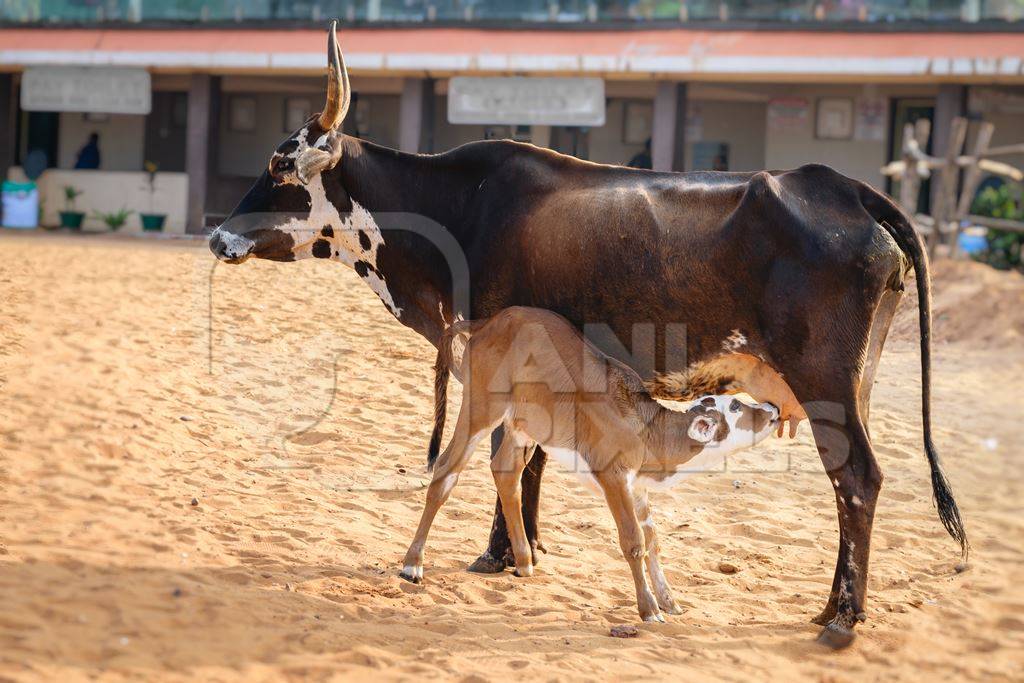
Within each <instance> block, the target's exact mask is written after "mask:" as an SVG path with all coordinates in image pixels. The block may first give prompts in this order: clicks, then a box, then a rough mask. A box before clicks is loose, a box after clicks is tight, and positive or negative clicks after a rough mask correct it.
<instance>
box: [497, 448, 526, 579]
mask: <svg viewBox="0 0 1024 683" xmlns="http://www.w3.org/2000/svg"><path fill="white" fill-rule="evenodd" d="M533 450H534V449H533V445H532V444H531V445H530V446H528V447H526V448H523V447H520V446H518V445H516V443H515V438H514V437H513V435H512V434H511V433H510V432H509V430H508V429H506V430H505V438H504V439H503V440H502V442H501V446H499V447H498V452H497V453H496V454H495V456H494V457H493V458H492V459H491V474H492V475H493V476H494V484H495V485H496V486H497V488H498V500H499V501H500V502H501V508H502V510H503V511H504V518H505V526H506V528H507V529H508V536H509V541H510V542H511V545H512V552H513V558H514V564H515V568H516V570H515V575H516V576H533V548H532V547H531V546H530V541H529V539H527V537H526V528H525V525H524V524H523V511H522V503H523V500H522V490H521V488H520V481H519V479H520V476H521V475H522V473H523V469H525V467H526V463H527V462H528V460H529V457H530V456H531V455H532V454H533Z"/></svg>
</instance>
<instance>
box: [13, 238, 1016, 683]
mask: <svg viewBox="0 0 1024 683" xmlns="http://www.w3.org/2000/svg"><path fill="white" fill-rule="evenodd" d="M940 265H941V264H940ZM977 268H981V267H980V266H977ZM961 271H962V272H961ZM972 272H974V270H973V268H968V269H967V270H963V269H957V268H952V269H949V268H947V269H946V271H945V276H948V278H954V276H957V274H959V276H961V277H960V280H959V281H957V282H955V283H954V284H953V285H951V286H950V287H946V286H945V285H944V284H943V282H941V281H940V282H939V285H940V287H939V290H940V291H939V293H938V295H937V307H939V308H941V306H940V305H939V304H941V305H942V306H946V307H947V309H948V310H947V312H946V313H944V314H942V315H940V323H939V325H940V329H939V330H938V333H939V336H940V337H943V335H942V330H941V325H942V324H943V323H942V322H941V319H942V316H943V315H944V316H945V317H946V318H949V319H952V318H955V316H956V314H957V311H961V312H966V313H970V314H971V315H977V316H978V319H979V320H985V321H989V322H990V318H992V316H993V315H994V314H992V313H991V311H989V309H986V308H985V307H986V305H988V303H987V302H986V299H985V297H984V296H983V292H984V291H985V290H986V288H987V287H988V285H986V286H985V287H975V289H978V290H979V291H976V292H974V294H973V295H971V294H963V291H962V290H963V289H964V288H965V287H967V289H968V290H969V289H970V286H969V285H965V284H964V282H963V280H964V277H962V276H964V273H967V274H968V275H970V274H971V273H972ZM942 274H943V273H942V272H940V275H942ZM979 277H980V276H979ZM985 277H990V278H991V277H994V278H995V281H998V282H999V283H1002V284H1001V285H1000V287H1002V289H1000V290H999V291H1000V296H1001V297H1002V298H1004V299H1005V298H1006V297H1011V302H1012V301H1013V299H1012V298H1013V297H1017V300H1016V302H1015V303H1013V305H1012V306H1010V305H1009V304H1006V303H1005V301H1002V302H1000V303H999V306H998V308H999V310H1002V308H1007V307H1008V308H1007V310H1009V309H1013V310H1019V309H1021V306H1020V304H1022V303H1024V294H1022V293H1024V287H1021V286H1020V278H1019V277H1018V276H1011V275H1005V274H998V273H988V272H987V271H986V276H985ZM1014 277H1016V278H1017V279H1016V280H1013V279H1009V280H1008V279H1007V278H1014ZM968 280H969V281H973V280H972V279H971V278H968ZM1007 283H1008V284H1007ZM991 286H992V287H995V285H991ZM947 291H955V292H958V293H959V294H957V296H961V297H962V298H961V299H960V301H961V304H955V303H950V302H949V301H946V300H945V299H943V297H944V296H945V292H947ZM211 292H212V295H213V296H212V301H213V303H212V305H211V304H210V303H209V302H210V295H211ZM943 302H945V303H943ZM944 310H945V309H944ZM992 310H995V309H992ZM986 311H989V312H986ZM1004 313H1005V311H1004ZM1019 322H1020V321H1019V318H1017V319H1015V320H1014V321H1012V325H1013V326H1016V325H1018V324H1019ZM901 324H902V323H901ZM971 327H972V326H971V325H966V327H965V329H966V330H967V332H968V333H967V334H961V335H959V337H958V339H959V341H956V342H952V343H939V344H938V346H937V349H936V363H935V365H936V371H935V421H936V423H937V425H938V429H937V434H936V436H937V441H938V444H939V446H940V449H941V451H942V452H943V454H944V457H945V462H946V465H947V469H948V472H949V474H950V477H951V479H952V480H953V482H954V484H955V487H956V489H957V491H958V493H959V500H960V505H961V509H962V511H963V513H964V517H965V519H966V524H967V529H968V533H969V535H970V537H971V540H972V542H973V546H974V553H973V555H972V559H971V562H970V566H969V568H968V570H967V571H965V572H963V573H957V572H955V571H954V567H955V565H956V564H957V562H958V561H959V555H958V552H957V549H956V547H955V546H954V543H953V542H952V540H950V539H949V538H948V537H947V536H946V535H945V532H944V531H943V530H942V528H941V526H940V525H939V522H938V521H937V518H936V515H935V513H934V511H933V509H932V507H931V494H930V490H929V486H928V478H927V466H926V462H925V458H924V455H923V453H922V451H921V447H920V418H919V414H918V401H919V384H918V377H919V375H918V357H917V353H916V350H915V348H914V342H913V338H914V337H913V336H912V335H910V336H908V335H904V334H902V333H900V334H898V335H896V337H897V338H895V339H894V340H892V342H891V343H890V345H889V348H888V349H887V351H886V354H885V355H884V357H883V366H882V368H881V370H880V373H879V377H880V379H879V381H878V383H877V386H876V389H875V402H874V405H873V412H872V416H873V423H872V431H873V434H874V439H875V443H876V446H877V452H878V457H879V460H880V461H881V464H882V467H883V470H884V472H885V474H886V480H885V485H884V487H883V491H882V497H881V500H880V503H879V506H878V511H877V517H876V524H875V534H874V547H873V555H872V560H873V561H872V573H871V580H870V584H869V585H870V600H869V604H868V610H867V611H868V622H867V623H866V624H864V625H863V626H862V627H860V629H859V634H860V637H859V638H858V640H857V642H856V643H855V644H854V646H853V647H852V648H851V649H849V650H847V651H844V652H840V653H833V652H829V651H825V650H823V649H822V648H821V647H820V646H818V645H816V644H815V643H814V637H815V635H816V634H817V631H818V628H817V627H816V626H814V625H812V624H810V623H809V622H808V620H809V619H810V618H811V617H812V616H814V615H815V614H816V613H817V612H818V610H819V609H820V608H821V607H822V606H823V604H824V601H825V597H826V593H827V590H828V588H829V584H830V581H831V578H832V569H833V563H834V560H835V556H836V546H837V530H836V529H837V527H836V520H835V507H834V504H833V501H832V494H831V488H830V486H829V484H828V481H827V480H826V478H825V477H824V476H823V474H822V471H821V468H820V465H819V464H818V461H817V456H816V454H815V452H814V451H813V449H812V447H811V443H810V440H809V438H808V437H807V433H806V431H804V432H803V433H802V435H801V436H800V437H798V439H797V440H796V441H780V440H775V439H772V440H770V441H768V442H766V443H765V444H763V445H762V446H760V447H758V449H756V451H754V452H753V453H752V454H751V456H750V457H749V458H746V459H744V460H743V461H742V462H741V463H738V464H737V466H736V467H735V469H734V470H733V471H730V472H724V473H714V474H707V475H701V476H698V477H695V478H692V479H690V480H688V481H687V482H685V483H683V484H682V485H680V486H679V487H677V489H676V490H675V491H673V492H670V493H660V494H652V495H656V497H655V498H654V502H655V504H656V506H657V509H658V513H657V516H658V520H659V527H660V531H661V536H662V539H663V541H662V543H663V557H664V559H665V562H666V565H667V567H668V576H669V579H670V581H671V582H672V583H673V585H674V587H675V589H676V595H677V598H678V599H679V601H680V603H681V604H682V605H683V606H684V608H685V610H686V611H685V614H684V615H683V616H678V617H669V623H667V624H663V625H661V624H655V625H642V626H641V627H640V636H639V637H637V638H635V639H630V640H622V639H616V638H612V637H610V636H609V627H610V626H612V625H614V624H620V623H634V622H636V620H637V615H636V608H635V603H634V597H633V594H632V586H631V582H630V580H629V578H628V570H627V567H626V564H625V563H624V562H623V560H622V558H621V556H620V555H619V551H618V548H617V543H616V542H615V540H614V534H613V525H612V521H611V518H610V515H609V514H608V512H607V510H606V509H605V508H604V505H603V503H602V502H601V501H599V500H598V499H596V498H594V497H593V496H591V495H590V494H589V493H587V492H586V490H585V489H584V488H583V487H582V485H580V484H578V483H577V481H576V480H575V478H573V477H572V476H570V475H568V474H566V473H564V472H561V471H559V469H558V466H557V465H555V464H552V465H551V467H550V468H549V472H548V474H547V476H546V479H545V485H544V498H543V503H542V510H541V513H542V534H543V536H544V538H545V541H546V543H547V546H548V548H549V549H550V553H549V554H548V555H546V556H544V557H543V560H542V561H541V563H540V565H539V566H538V568H537V575H536V576H534V577H533V578H530V579H517V578H515V577H513V576H512V575H511V574H509V573H506V574H504V575H498V576H478V575H472V574H469V573H467V572H466V571H465V567H466V565H467V563H468V562H469V561H471V560H472V559H473V558H474V557H475V556H476V554H477V553H478V552H479V551H480V550H482V549H483V547H484V544H485V541H486V536H487V532H488V528H489V522H490V519H491V511H492V505H493V500H494V489H493V484H492V482H491V481H490V472H489V470H488V468H487V466H486V457H485V455H484V452H483V448H481V451H480V453H479V454H478V455H477V456H476V459H475V461H474V462H472V463H471V464H470V466H469V468H468V469H467V472H466V475H465V476H464V477H463V480H462V483H461V484H460V486H459V488H457V489H456V491H455V493H454V494H453V497H452V500H451V501H450V502H449V504H448V505H447V507H446V508H445V509H444V510H443V511H442V513H441V514H440V515H439V517H438V520H437V522H436V524H435V526H434V531H433V534H432V536H431V540H430V543H429V545H428V548H427V558H426V564H425V570H426V582H425V583H424V584H423V585H420V586H413V585H410V584H407V583H405V582H403V581H402V580H400V579H399V578H398V576H397V572H398V569H399V566H398V564H399V562H400V560H401V557H402V554H403V552H404V550H405V547H406V545H407V543H408V541H409V539H410V537H411V534H412V531H413V528H414V524H415V522H416V520H417V519H418V516H419V513H420V510H421V506H422V503H423V496H424V488H423V487H424V485H425V483H426V481H427V476H426V474H425V472H424V467H423V459H424V447H425V443H426V440H427V436H428V430H429V416H430V413H431V397H430V386H431V381H430V380H431V370H430V367H431V363H432V359H433V354H432V349H431V348H430V347H429V346H428V345H427V344H426V343H425V342H424V341H422V340H421V339H419V338H418V337H417V336H415V335H414V334H413V333H412V332H410V331H408V330H406V329H405V328H403V327H402V326H400V325H399V324H398V323H397V322H395V321H394V319H392V318H391V317H390V316H389V314H388V313H387V311H386V310H385V308H384V307H383V306H382V305H381V304H380V303H379V301H377V300H376V298H375V297H374V296H373V294H372V293H371V292H370V291H369V290H368V289H367V288H365V287H364V286H363V285H362V284H361V283H360V282H359V281H358V280H357V278H356V277H355V276H354V275H353V274H352V273H350V272H348V271H347V270H345V269H343V268H342V267H340V266H337V265H334V264H330V263H323V262H315V261H306V262H302V263H297V264H286V265H280V264H272V263H259V262H252V263H248V264H246V265H244V266H242V267H229V266H218V267H216V268H214V264H213V262H212V260H211V257H210V256H209V254H208V252H207V251H206V250H205V247H204V245H202V244H201V243H168V242H159V243H158V242H153V241H143V240H115V239H105V238H98V237H78V238H74V237H68V236H47V235H35V236H22V235H11V234H10V233H5V234H2V235H0V392H2V394H0V452H2V455H0V488H2V490H0V501H2V502H0V606H2V609H0V679H2V680H7V679H9V678H10V679H17V680H20V679H33V680H39V679H44V680H61V681H67V680H77V679H85V678H101V679H104V680H125V679H135V680H188V681H196V680H225V681H228V680H231V681H235V680H238V681H262V680H279V679H291V680H299V679H302V680H328V679H341V678H345V679H369V678H373V679H382V678H395V677H403V676H405V677H412V676H417V677H420V676H430V677H444V678H458V679H463V680H484V679H496V678H506V677H508V676H510V675H518V674H525V675H527V676H530V677H531V678H537V677H539V678H541V679H544V680H547V679H556V678H593V677H609V676H614V677H616V678H651V677H657V678H668V677H670V676H671V677H674V678H675V677H681V680H695V679H696V680H727V681H744V682H747V681H751V680H765V679H769V678H771V679H774V680H785V681H791V680H793V681H796V680H811V681H875V680H886V681H900V680H904V681H917V680H947V679H948V680H985V681H999V680H1012V679H1014V678H1015V677H1016V678H1017V680H1020V678H1019V676H1020V672H1021V671H1022V670H1024V549H1022V540H1024V535H1022V531H1024V516H1022V514H1021V501H1022V500H1024V473H1022V472H1024V451H1022V447H1021V444H1020V439H1021V435H1022V434H1021V431H1022V428H1021V407H1020V403H1021V390H1020V386H1021V382H1022V381H1024V349H1022V348H1021V347H1020V345H1019V343H1016V344H1015V343H1013V342H1014V340H1016V341H1017V342H1019V339H1020V336H1019V332H1020V329H1019V328H1018V329H1016V330H1011V332H1010V333H1008V334H1001V333H1000V334H995V336H993V335H992V334H989V333H990V332H992V330H996V331H998V330H997V328H999V327H1000V326H999V325H995V326H994V327H992V330H988V331H987V332H986V336H985V338H984V343H981V342H978V341H977V340H976V339H972V338H971V335H970V334H969V332H970V329H971ZM1003 327H1005V325H1004V326H1003ZM958 334H959V333H958ZM993 334H994V333H993ZM1015 335H1016V336H1015ZM943 338H944V337H943ZM452 393H453V395H454V396H453V398H457V394H458V392H457V391H456V390H453V392H452ZM193 499H194V503H193ZM722 561H726V562H730V563H733V564H735V565H736V566H737V567H739V571H738V573H735V574H732V575H728V574H723V573H721V572H720V571H719V570H718V566H719V563H720V562H722ZM1014 671H1017V674H1014V673H1013V672H1014Z"/></svg>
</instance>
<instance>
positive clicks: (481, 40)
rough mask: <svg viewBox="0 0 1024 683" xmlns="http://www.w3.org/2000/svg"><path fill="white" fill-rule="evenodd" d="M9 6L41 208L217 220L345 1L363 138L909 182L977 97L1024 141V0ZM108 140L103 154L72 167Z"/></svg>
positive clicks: (305, 98)
mask: <svg viewBox="0 0 1024 683" xmlns="http://www.w3.org/2000/svg"><path fill="white" fill-rule="evenodd" d="M0 7H2V8H3V9H2V10H0V12H2V19H3V23H2V24H0V129H2V130H4V131H5V135H4V136H3V139H2V140H0V174H3V175H4V176H8V175H9V176H12V177H15V176H17V175H18V174H20V173H21V172H22V170H21V169H22V167H23V165H25V163H26V160H28V159H29V157H30V156H32V157H33V163H39V160H40V159H42V158H44V157H45V166H46V167H47V169H48V170H46V171H45V172H44V173H43V175H42V176H40V178H39V185H40V188H41V193H42V194H43V196H44V211H43V217H44V222H54V220H55V212H56V211H57V210H58V209H59V208H60V205H61V202H62V201H63V200H62V199H61V196H60V189H61V188H63V187H64V186H65V185H72V186H75V187H79V188H80V189H82V190H84V194H83V196H82V198H81V200H80V201H81V202H82V203H83V204H84V208H87V209H88V208H90V207H96V209H97V210H112V209H113V207H115V206H118V205H123V206H127V208H130V209H133V210H136V211H146V210H151V211H161V212H163V213H166V214H167V215H168V216H169V219H168V229H169V230H171V231H186V230H187V231H194V232H199V231H202V230H204V228H205V226H207V225H209V224H211V223H215V222H216V221H217V220H218V219H219V218H220V217H222V216H223V215H225V214H227V213H228V212H229V211H230V210H231V208H232V207H233V204H234V203H235V202H236V201H237V200H238V199H239V198H240V197H241V196H242V194H243V193H244V192H245V190H246V189H247V187H248V186H249V185H250V184H251V183H252V181H253V180H254V179H255V177H256V176H258V175H259V173H261V172H262V170H263V169H264V168H265V166H266V163H267V160H268V158H269V155H270V153H271V151H272V150H273V149H274V148H275V147H276V146H277V144H278V143H279V142H280V141H281V140H282V139H283V138H284V137H285V136H286V135H287V134H288V133H289V132H290V131H291V130H293V129H294V128H296V127H298V126H299V125H301V122H302V121H303V120H304V118H305V117H306V116H308V115H309V114H310V113H312V112H315V111H318V110H319V108H320V106H321V104H322V102H323V98H324V88H325V79H324V69H325V66H326V53H325V46H326V40H325V33H324V27H325V26H326V19H327V17H334V16H337V17H339V18H340V19H341V25H340V28H339V40H340V42H341V46H342V49H343V50H344V53H345V58H346V61H347V64H348V67H349V70H350V73H351V76H352V87H353V91H354V104H353V109H352V113H351V114H350V115H349V117H348V119H347V120H346V123H345V126H346V132H348V133H350V134H353V135H358V136H360V137H362V138H365V139H368V140H371V141H374V142H377V143H380V144H382V145H386V146H389V147H394V148H397V149H401V150H404V151H410V152H439V151H444V150H447V149H450V148H452V147H455V146H457V145H459V144H462V143H465V142H469V141H471V140H478V139H486V138H514V139H518V140H524V141H529V142H533V143H534V144H537V145H541V146H545V147H550V148H553V149H556V150H558V151H562V152H565V153H569V154H574V155H576V156H579V157H581V158H584V159H589V160H592V161H596V162H600V163H612V164H626V163H629V162H631V161H632V162H633V163H634V164H638V165H647V164H649V165H650V166H652V167H653V168H655V169H659V170H680V171H682V170H697V169H717V170H729V171H751V170H759V169H763V168H789V167H793V166H797V165H800V164H802V163H808V162H819V163H827V164H829V165H831V166H833V167H835V168H837V169H838V170H840V171H841V172H843V173H846V174H847V175H850V176H853V177H856V178H859V179H862V180H865V181H867V182H869V183H871V184H873V185H875V186H876V187H879V188H881V189H885V190H891V189H892V188H890V187H887V183H886V181H885V179H884V178H883V176H882V175H881V173H880V168H881V167H882V166H883V165H884V164H885V163H887V162H888V161H890V160H891V159H893V158H894V157H895V156H898V154H899V150H898V147H899V144H900V139H901V135H902V133H901V131H902V129H903V126H904V125H905V124H906V123H912V122H913V121H915V120H917V119H918V118H921V117H926V118H929V119H931V120H932V131H933V132H932V137H931V142H930V146H931V148H932V149H931V151H932V152H933V153H941V152H942V151H943V146H944V144H945V141H946V138H947V136H948V131H949V126H950V122H951V121H952V119H953V118H954V117H956V116H959V115H967V116H968V117H969V118H970V119H971V120H972V121H980V120H988V121H992V122H994V123H995V125H996V129H995V136H994V138H993V140H992V144H993V145H1002V144H1010V143H1017V142H1022V141H1024V61H1022V58H1024V20H1022V19H1024V2H1015V1H1010V0H1000V1H999V2H981V1H973V2H971V1H969V2H915V1H911V2H859V1H857V0H847V1H839V2H827V3H813V2H811V3H807V2H803V3H787V2H765V3H751V2H645V1H643V0H640V1H636V2H589V3H586V2H576V3H565V2H563V3H558V2H550V3H549V2H532V1H530V0H525V1H521V2H505V3H492V2H469V1H464V2H461V3H460V2H423V1H421V0H405V1H398V2H387V1H385V0H369V1H362V0H361V1H360V2H348V1H343V2H322V3H275V2H273V1H269V2H210V3H190V2H173V3H161V2H142V1H141V0H130V1H127V2H119V1H115V2H106V1H104V0H77V1H75V0H66V1H65V2H39V1H35V2H30V1H13V0H2V4H0ZM93 134H97V135H98V140H99V142H98V145H99V150H100V163H99V168H98V169H94V170H82V169H78V170H76V169H74V166H75V165H76V161H77V160H78V155H79V153H80V150H81V149H82V147H83V146H84V145H85V144H86V143H87V141H88V139H89V138H90V136H91V135H93ZM969 139H970V138H969ZM648 145H649V152H648V151H647V147H648ZM33 153H34V154H33ZM147 161H148V162H152V163H153V164H155V165H156V166H157V167H158V168H159V169H160V170H159V173H158V174H157V182H156V186H153V185H150V184H148V180H147V179H148V176H146V174H144V173H143V167H144V164H145V162H147ZM1007 161H1010V162H1011V163H1015V164H1017V165H1021V162H1024V159H1007ZM30 165H31V164H30ZM129 226H130V227H134V226H135V223H134V222H132V223H130V224H129Z"/></svg>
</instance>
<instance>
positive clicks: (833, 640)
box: [818, 624, 857, 650]
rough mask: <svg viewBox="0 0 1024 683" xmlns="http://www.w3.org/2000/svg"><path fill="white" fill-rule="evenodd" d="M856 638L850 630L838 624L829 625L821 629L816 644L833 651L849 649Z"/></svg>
mask: <svg viewBox="0 0 1024 683" xmlns="http://www.w3.org/2000/svg"><path fill="white" fill-rule="evenodd" d="M856 637H857V636H856V634H855V633H854V632H853V629H852V628H847V627H845V626H840V625H839V624H829V625H828V626H826V627H825V628H823V629H821V633H820V634H818V642H819V643H821V644H822V645H824V646H826V647H829V648H831V649H833V650H842V649H843V648H847V647H850V645H852V644H853V640H854V638H856Z"/></svg>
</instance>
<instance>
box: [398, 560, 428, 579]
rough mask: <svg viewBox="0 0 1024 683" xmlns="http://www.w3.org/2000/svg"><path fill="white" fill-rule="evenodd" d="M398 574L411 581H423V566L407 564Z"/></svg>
mask: <svg viewBox="0 0 1024 683" xmlns="http://www.w3.org/2000/svg"><path fill="white" fill-rule="evenodd" d="M398 575H399V576H400V577H402V578H403V579H405V580H406V581H408V582H410V583H422V582H423V567H414V566H413V565H408V564H407V565H405V566H404V567H403V568H402V571H400V572H398Z"/></svg>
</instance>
